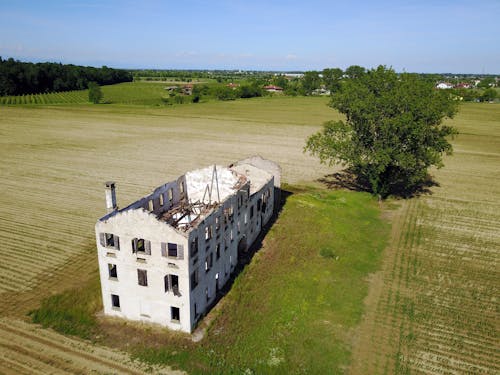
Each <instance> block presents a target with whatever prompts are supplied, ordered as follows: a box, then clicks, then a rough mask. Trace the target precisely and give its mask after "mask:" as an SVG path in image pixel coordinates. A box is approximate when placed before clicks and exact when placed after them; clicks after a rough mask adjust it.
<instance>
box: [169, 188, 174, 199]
mask: <svg viewBox="0 0 500 375" xmlns="http://www.w3.org/2000/svg"><path fill="white" fill-rule="evenodd" d="M173 199H174V189H172V188H170V189H168V200H169V201H170V202H172V201H173Z"/></svg>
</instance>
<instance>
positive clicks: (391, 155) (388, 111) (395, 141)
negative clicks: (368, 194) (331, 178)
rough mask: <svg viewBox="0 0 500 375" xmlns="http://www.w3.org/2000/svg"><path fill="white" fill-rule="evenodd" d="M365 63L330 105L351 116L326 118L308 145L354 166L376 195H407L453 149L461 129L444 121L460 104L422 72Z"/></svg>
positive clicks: (324, 160)
mask: <svg viewBox="0 0 500 375" xmlns="http://www.w3.org/2000/svg"><path fill="white" fill-rule="evenodd" d="M359 68H360V67H356V69H353V71H352V72H349V73H352V74H349V76H350V77H351V78H347V79H345V80H344V81H343V82H342V85H341V88H340V89H339V90H338V91H336V92H334V93H333V94H332V101H331V104H330V105H331V106H332V107H333V108H335V109H337V110H339V112H341V113H343V114H344V115H345V116H346V120H345V121H336V122H335V121H330V122H327V123H325V124H324V126H323V129H322V130H321V131H320V132H318V133H316V134H313V135H312V136H310V137H309V138H308V139H307V142H306V146H305V148H304V150H305V151H309V152H310V153H311V154H312V155H315V156H317V157H319V159H320V161H321V162H322V163H327V164H330V165H332V164H334V163H340V164H342V165H344V166H346V167H348V168H349V169H350V170H351V171H352V172H353V173H354V174H355V175H356V176H357V178H358V180H359V181H360V182H361V183H363V184H364V185H366V186H367V187H368V189H369V190H371V191H372V192H373V193H375V194H379V195H381V196H383V197H386V196H387V195H389V194H403V195H406V194H408V193H411V192H413V191H415V189H417V188H418V187H419V186H421V184H422V183H423V182H424V181H425V180H426V179H427V177H428V172H427V170H428V168H429V167H430V166H432V165H434V166H437V167H438V168H439V167H442V166H443V163H442V155H443V153H446V154H450V153H451V152H452V146H451V144H450V143H449V142H448V140H447V137H448V136H451V135H454V134H456V133H457V131H456V130H455V129H454V128H453V127H451V126H447V125H443V124H442V121H443V119H444V118H446V117H449V118H452V117H453V116H454V115H455V114H456V112H457V109H458V103H457V102H456V101H454V100H453V97H452V96H451V95H450V94H449V93H446V92H443V91H442V90H435V89H434V84H433V83H432V82H429V81H428V80H425V79H422V78H421V77H419V76H418V75H416V74H408V73H403V74H396V72H395V71H394V70H393V69H391V68H387V67H385V66H379V67H378V68H376V69H372V70H368V71H365V70H364V69H363V68H361V69H359ZM348 70H349V69H348Z"/></svg>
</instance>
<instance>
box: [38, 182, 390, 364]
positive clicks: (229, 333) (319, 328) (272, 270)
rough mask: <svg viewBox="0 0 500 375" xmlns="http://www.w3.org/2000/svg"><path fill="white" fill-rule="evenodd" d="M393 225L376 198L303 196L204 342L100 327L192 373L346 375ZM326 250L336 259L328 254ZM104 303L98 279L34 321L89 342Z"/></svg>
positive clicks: (292, 201)
mask: <svg viewBox="0 0 500 375" xmlns="http://www.w3.org/2000/svg"><path fill="white" fill-rule="evenodd" d="M288 188H289V187H288ZM292 190H293V189H292ZM353 228H356V230H355V235H353ZM388 228H389V226H388V224H387V223H384V222H383V221H382V220H381V219H380V210H379V208H378V205H377V203H376V201H375V200H374V199H373V198H372V197H371V196H370V195H369V194H366V193H352V192H345V191H327V190H323V189H314V188H302V189H300V190H296V192H295V193H294V194H292V195H291V196H289V197H288V199H287V201H286V204H285V206H284V208H283V211H282V212H281V215H280V217H279V220H278V225H276V226H275V227H273V228H272V229H271V231H270V232H269V233H268V235H267V237H266V239H265V245H264V247H263V248H262V249H261V250H260V252H258V253H257V254H256V255H255V256H254V258H253V260H252V262H251V264H250V265H249V266H247V267H246V269H245V270H244V271H243V272H242V273H241V274H240V275H239V276H238V278H237V279H236V281H235V282H234V284H233V286H232V289H231V290H230V292H229V293H228V294H227V295H226V296H225V297H224V299H223V300H222V302H221V306H219V309H218V311H216V312H215V311H214V312H212V314H214V315H216V316H215V320H214V321H213V323H212V325H211V327H210V329H209V331H208V333H207V336H206V337H205V339H204V340H203V341H202V342H200V343H199V344H196V345H195V344H193V343H191V341H190V339H189V338H185V339H182V338H180V337H179V336H177V335H175V334H173V333H169V332H168V331H163V336H164V338H161V337H160V338H159V337H156V339H155V340H148V339H146V338H145V339H144V340H143V339H140V337H141V336H142V337H148V335H149V334H150V333H149V332H148V331H149V330H148V329H147V328H143V329H131V330H129V331H127V330H126V329H125V328H123V329H122V332H121V335H122V336H120V338H121V340H117V339H116V334H117V333H116V329H117V327H116V326H112V329H109V330H108V331H106V324H105V323H104V325H101V326H98V327H97V330H98V331H99V335H100V338H99V340H100V341H103V342H104V343H106V344H107V345H115V346H116V345H119V346H121V347H122V348H125V346H124V345H122V344H123V343H124V342H127V343H132V348H130V347H129V348H128V349H129V350H131V351H132V353H133V355H134V356H135V357H136V358H138V359H140V360H142V361H146V362H148V363H151V364H169V365H177V366H180V367H181V368H183V369H185V370H188V371H189V372H190V373H242V372H248V373H254V374H260V373H265V374H270V373H288V374H294V373H295V374H299V373H300V374H302V373H329V374H333V373H341V372H342V371H343V369H344V368H345V366H346V365H348V364H349V361H350V345H351V338H350V337H349V334H348V332H349V331H350V329H351V328H352V327H354V326H355V325H356V324H357V323H358V322H359V320H360V318H361V315H362V312H363V299H364V297H365V295H366V293H367V281H366V276H367V275H368V274H370V273H372V272H374V271H375V270H376V269H377V267H378V264H379V259H380V254H381V251H382V249H383V248H384V245H385V243H386V239H387V234H388ZM324 248H328V249H330V250H329V251H331V252H332V253H334V254H335V255H336V258H332V257H331V256H326V257H324V256H323V255H322V254H321V249H324ZM346 291H348V293H347V292H346ZM99 300H100V291H99V286H98V284H96V283H95V281H94V282H93V283H92V285H88V286H84V287H83V289H82V290H81V291H78V293H75V292H74V291H70V292H67V293H64V294H62V295H59V296H54V297H50V298H49V299H48V300H46V301H44V303H43V304H42V306H41V308H40V309H38V310H37V311H35V312H33V314H32V316H33V319H34V321H35V322H41V323H42V324H44V325H46V326H50V327H53V328H54V329H56V330H58V331H60V332H63V333H66V334H74V335H78V336H81V337H85V338H88V337H89V335H90V336H91V335H92V332H95V331H94V330H96V326H95V319H94V315H93V314H94V313H95V312H96V311H97V310H98V309H99V304H98V303H96V301H99ZM125 332H128V333H125ZM113 335H115V336H113ZM124 335H125V336H124ZM127 335H130V337H128V336H127ZM112 336H113V337H114V338H113V339H110V337H112ZM160 336H161V335H160ZM169 336H171V337H170V338H169ZM107 337H108V338H107ZM120 341H121V343H120ZM160 343H161V344H160Z"/></svg>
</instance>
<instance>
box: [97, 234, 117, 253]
mask: <svg viewBox="0 0 500 375" xmlns="http://www.w3.org/2000/svg"><path fill="white" fill-rule="evenodd" d="M99 242H100V243H101V246H103V247H107V248H111V249H115V250H120V238H119V237H118V236H116V235H114V234H112V233H99Z"/></svg>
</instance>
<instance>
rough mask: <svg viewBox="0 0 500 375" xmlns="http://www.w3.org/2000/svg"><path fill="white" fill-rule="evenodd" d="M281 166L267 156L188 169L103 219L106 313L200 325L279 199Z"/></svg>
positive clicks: (99, 232)
mask: <svg viewBox="0 0 500 375" xmlns="http://www.w3.org/2000/svg"><path fill="white" fill-rule="evenodd" d="M280 174H281V171H280V167H279V166H278V165H277V164H276V163H274V162H272V161H269V160H265V159H262V158H261V157H259V156H255V157H251V158H248V159H245V160H242V161H239V162H237V163H235V164H233V165H231V166H229V167H221V166H215V165H212V166H209V167H206V168H203V169H199V170H195V171H191V172H187V173H186V174H185V175H183V176H181V177H179V178H178V179H177V180H175V181H172V182H168V183H166V184H164V185H161V186H160V187H158V188H156V189H155V190H154V191H153V192H152V193H151V194H150V195H148V196H146V197H143V198H141V199H139V200H138V201H136V202H134V203H132V204H131V205H129V206H127V207H125V208H123V209H118V207H117V201H116V192H115V183H114V182H107V183H106V190H105V191H106V206H107V209H108V213H107V214H106V215H105V216H103V217H102V218H101V219H99V220H98V221H97V223H96V226H95V231H96V240H97V250H98V259H99V270H100V277H101V289H102V297H103V304H104V313H105V314H106V315H110V316H116V317H121V318H125V319H131V320H136V321H145V322H153V323H158V324H161V325H163V326H166V327H168V328H170V329H173V330H180V331H184V332H192V330H193V329H194V327H195V325H196V323H197V321H198V320H199V319H200V318H201V317H202V316H203V315H204V314H205V313H206V312H207V311H208V309H209V308H210V307H211V305H213V303H214V301H215V299H216V297H217V293H218V291H219V290H220V289H221V288H222V287H223V286H224V285H225V284H226V282H227V281H228V280H229V279H230V277H231V274H232V272H233V271H234V269H235V267H236V265H237V262H238V254H239V253H240V252H242V251H246V250H247V248H248V247H249V246H250V245H251V244H252V243H253V242H254V241H255V239H256V238H257V236H258V235H259V233H260V231H261V229H262V227H263V226H264V225H265V224H266V223H267V222H268V221H269V220H270V219H271V217H272V216H273V212H274V210H275V209H276V207H277V203H276V202H277V194H276V193H275V189H276V191H278V188H279V184H280Z"/></svg>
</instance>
